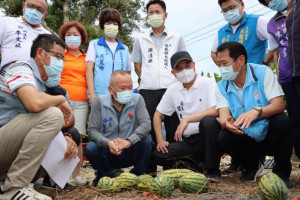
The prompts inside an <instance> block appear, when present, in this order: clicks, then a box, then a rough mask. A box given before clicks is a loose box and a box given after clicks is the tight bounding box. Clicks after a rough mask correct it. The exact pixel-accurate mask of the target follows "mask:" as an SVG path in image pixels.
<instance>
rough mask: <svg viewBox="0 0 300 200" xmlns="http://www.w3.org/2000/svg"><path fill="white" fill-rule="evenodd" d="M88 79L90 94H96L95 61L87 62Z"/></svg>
mask: <svg viewBox="0 0 300 200" xmlns="http://www.w3.org/2000/svg"><path fill="white" fill-rule="evenodd" d="M86 81H87V87H88V91H89V94H94V93H95V89H94V63H93V62H87V63H86Z"/></svg>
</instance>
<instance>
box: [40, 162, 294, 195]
mask: <svg viewBox="0 0 300 200" xmlns="http://www.w3.org/2000/svg"><path fill="white" fill-rule="evenodd" d="M228 163H229V160H228V158H227V157H225V158H224V159H222V162H221V171H223V170H224V169H226V168H227V167H228ZM292 164H293V171H292V174H291V178H290V180H291V181H292V182H293V184H294V185H295V187H294V188H292V189H290V190H289V198H288V199H289V200H292V199H293V198H294V197H298V198H299V200H300V168H299V167H298V165H299V162H298V160H297V161H295V159H294V161H293V162H292ZM160 170H162V169H161V168H159V170H158V171H160ZM125 171H128V169H125ZM267 172H271V170H269V169H265V170H264V173H267ZM81 176H82V177H83V178H85V179H86V180H89V182H90V183H91V182H92V180H93V179H94V171H93V169H92V168H91V167H89V166H88V165H86V166H85V168H82V170H81ZM239 177H240V172H235V173H232V174H228V175H225V174H224V173H223V178H222V180H221V182H220V183H210V189H209V192H208V193H203V194H184V193H182V192H181V191H180V189H175V191H174V193H173V195H172V196H171V197H169V198H167V199H173V200H186V199H187V200H189V199H193V200H198V199H199V200H200V199H203V200H215V199H217V200H219V199H220V200H221V199H236V200H240V199H245V200H259V199H263V198H262V196H261V194H260V192H259V188H258V181H256V182H241V181H240V180H239ZM38 191H39V192H41V193H44V194H47V195H49V196H51V197H52V198H53V199H55V200H90V199H91V200H94V199H103V200H113V199H118V200H127V199H134V200H151V199H153V197H152V195H150V196H147V197H143V196H142V192H140V191H136V190H132V191H123V192H121V193H118V194H113V195H112V194H109V195H103V194H101V193H100V192H99V191H98V190H97V189H96V188H93V187H91V186H90V185H88V186H83V187H76V188H75V189H73V190H60V189H52V190H49V189H38Z"/></svg>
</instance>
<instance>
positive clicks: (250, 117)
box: [233, 109, 259, 129]
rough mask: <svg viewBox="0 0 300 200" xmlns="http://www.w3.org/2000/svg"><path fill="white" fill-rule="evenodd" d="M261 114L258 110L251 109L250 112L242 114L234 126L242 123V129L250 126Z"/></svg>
mask: <svg viewBox="0 0 300 200" xmlns="http://www.w3.org/2000/svg"><path fill="white" fill-rule="evenodd" d="M258 115H259V112H258V111H257V110H254V109H252V110H249V111H248V112H246V113H244V114H242V115H240V116H239V117H238V118H237V120H236V121H235V122H234V124H233V125H234V126H237V127H238V126H240V125H241V124H243V125H242V127H241V128H242V129H243V128H249V126H250V125H251V123H252V122H253V121H254V120H256V119H257V117H258Z"/></svg>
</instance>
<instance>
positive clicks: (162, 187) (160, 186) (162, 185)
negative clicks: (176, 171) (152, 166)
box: [148, 175, 174, 197]
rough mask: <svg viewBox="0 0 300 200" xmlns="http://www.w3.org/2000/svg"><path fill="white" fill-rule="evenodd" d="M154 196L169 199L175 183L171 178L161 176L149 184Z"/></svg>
mask: <svg viewBox="0 0 300 200" xmlns="http://www.w3.org/2000/svg"><path fill="white" fill-rule="evenodd" d="M148 188H149V190H150V192H151V193H152V194H155V195H158V196H160V197H169V196H171V195H172V193H173V191H174V183H173V181H172V179H171V178H170V177H167V176H164V175H159V176H157V177H155V178H153V179H152V180H151V181H149V182H148Z"/></svg>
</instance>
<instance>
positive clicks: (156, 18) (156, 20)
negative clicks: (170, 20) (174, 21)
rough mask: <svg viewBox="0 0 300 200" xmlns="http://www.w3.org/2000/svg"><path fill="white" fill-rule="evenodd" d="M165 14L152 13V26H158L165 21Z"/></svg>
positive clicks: (150, 17) (150, 21)
mask: <svg viewBox="0 0 300 200" xmlns="http://www.w3.org/2000/svg"><path fill="white" fill-rule="evenodd" d="M163 16H164V15H157V14H155V15H150V16H149V17H148V22H149V23H150V24H151V26H152V27H154V28H158V27H160V26H161V25H162V24H163V23H164V17H163Z"/></svg>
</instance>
